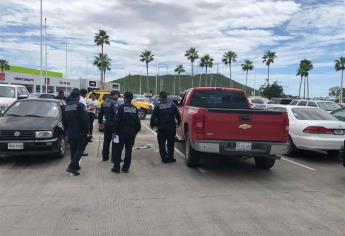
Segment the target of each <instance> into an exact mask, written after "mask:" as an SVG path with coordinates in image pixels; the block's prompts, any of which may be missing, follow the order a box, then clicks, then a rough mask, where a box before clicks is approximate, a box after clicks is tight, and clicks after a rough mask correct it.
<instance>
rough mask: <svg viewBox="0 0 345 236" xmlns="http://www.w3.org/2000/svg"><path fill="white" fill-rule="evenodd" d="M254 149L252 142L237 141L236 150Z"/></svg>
mask: <svg viewBox="0 0 345 236" xmlns="http://www.w3.org/2000/svg"><path fill="white" fill-rule="evenodd" d="M250 150H252V143H242V142H237V143H236V151H250Z"/></svg>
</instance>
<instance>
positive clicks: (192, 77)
mask: <svg viewBox="0 0 345 236" xmlns="http://www.w3.org/2000/svg"><path fill="white" fill-rule="evenodd" d="M191 64H192V88H193V87H194V73H193V62H192V63H191Z"/></svg>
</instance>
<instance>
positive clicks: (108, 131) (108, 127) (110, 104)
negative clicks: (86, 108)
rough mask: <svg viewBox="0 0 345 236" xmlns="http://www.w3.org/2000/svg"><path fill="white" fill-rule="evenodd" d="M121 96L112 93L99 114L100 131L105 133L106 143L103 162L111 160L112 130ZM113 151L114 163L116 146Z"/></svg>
mask: <svg viewBox="0 0 345 236" xmlns="http://www.w3.org/2000/svg"><path fill="white" fill-rule="evenodd" d="M119 96H120V92H119V91H112V92H111V93H110V98H109V99H107V100H105V101H104V102H103V104H102V106H101V109H100V111H99V114H98V124H99V127H100V129H101V130H102V129H103V131H104V141H103V150H102V156H103V161H108V160H109V147H110V143H111V139H112V128H113V125H114V118H115V115H116V112H117V109H118V106H119V103H118V101H117V100H118V98H119ZM103 117H105V124H104V122H103ZM113 149H114V150H113V151H112V161H113V157H114V155H115V153H114V152H116V151H115V146H114V145H113Z"/></svg>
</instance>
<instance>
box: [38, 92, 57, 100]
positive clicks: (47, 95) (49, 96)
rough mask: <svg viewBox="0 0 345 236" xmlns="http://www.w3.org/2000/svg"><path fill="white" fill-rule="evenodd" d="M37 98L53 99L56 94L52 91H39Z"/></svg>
mask: <svg viewBox="0 0 345 236" xmlns="http://www.w3.org/2000/svg"><path fill="white" fill-rule="evenodd" d="M38 98H44V99H55V98H56V95H55V94H54V93H41V94H40V95H39V96H38Z"/></svg>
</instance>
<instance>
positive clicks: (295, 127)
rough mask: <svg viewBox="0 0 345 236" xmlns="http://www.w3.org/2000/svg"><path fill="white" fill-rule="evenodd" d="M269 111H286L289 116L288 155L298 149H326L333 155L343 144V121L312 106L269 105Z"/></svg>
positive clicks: (344, 129) (344, 131) (344, 125)
mask: <svg viewBox="0 0 345 236" xmlns="http://www.w3.org/2000/svg"><path fill="white" fill-rule="evenodd" d="M267 110H270V111H286V112H287V113H288V116H289V124H290V126H289V145H288V153H287V154H288V155H294V154H295V153H296V151H297V150H298V149H304V150H317V151H326V152H327V153H328V155H330V156H335V155H337V154H338V153H339V151H340V150H341V149H342V148H343V146H344V140H345V122H342V121H339V120H337V119H336V118H335V117H334V116H332V115H331V114H329V113H328V112H326V111H324V110H322V109H319V108H313V107H300V106H271V107H269V108H267Z"/></svg>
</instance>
